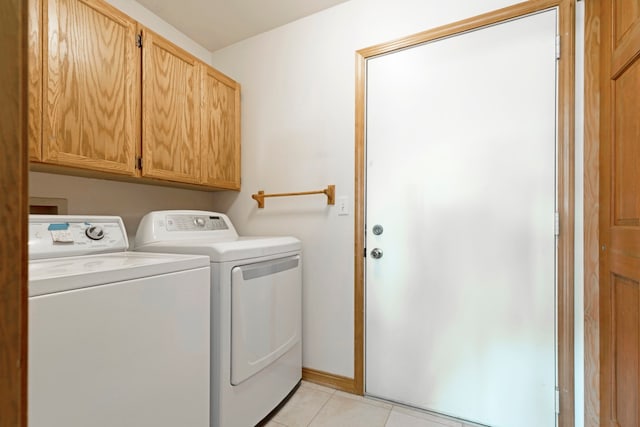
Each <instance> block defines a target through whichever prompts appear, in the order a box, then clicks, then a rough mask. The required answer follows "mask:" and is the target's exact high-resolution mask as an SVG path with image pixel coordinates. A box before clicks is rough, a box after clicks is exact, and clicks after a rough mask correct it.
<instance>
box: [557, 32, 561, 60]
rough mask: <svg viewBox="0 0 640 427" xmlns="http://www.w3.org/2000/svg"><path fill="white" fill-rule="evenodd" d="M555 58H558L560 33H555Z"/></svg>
mask: <svg viewBox="0 0 640 427" xmlns="http://www.w3.org/2000/svg"><path fill="white" fill-rule="evenodd" d="M556 59H560V34H557V35H556Z"/></svg>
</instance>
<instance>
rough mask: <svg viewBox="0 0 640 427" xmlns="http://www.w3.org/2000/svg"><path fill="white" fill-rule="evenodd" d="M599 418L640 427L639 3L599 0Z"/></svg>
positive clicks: (607, 422)
mask: <svg viewBox="0 0 640 427" xmlns="http://www.w3.org/2000/svg"><path fill="white" fill-rule="evenodd" d="M601 7H602V9H601V13H602V19H601V25H602V27H601V31H602V33H601V37H602V39H601V40H602V44H601V52H600V54H601V70H600V75H601V84H600V89H601V115H600V144H601V145H600V168H601V169H600V244H601V249H602V251H601V256H600V352H601V353H600V393H601V394H600V416H601V423H600V424H601V425H603V426H611V427H613V426H615V427H633V426H638V425H639V424H640V407H639V406H638V400H639V398H640V332H639V331H640V168H639V167H638V164H640V120H639V119H638V117H640V107H639V106H638V102H637V94H638V93H640V60H639V59H638V58H639V56H640V2H638V1H637V0H614V1H611V2H602V3H601Z"/></svg>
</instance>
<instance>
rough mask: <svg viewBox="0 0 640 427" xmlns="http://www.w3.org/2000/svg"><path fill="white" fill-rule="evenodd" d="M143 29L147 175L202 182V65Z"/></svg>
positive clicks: (144, 156) (143, 126)
mask: <svg viewBox="0 0 640 427" xmlns="http://www.w3.org/2000/svg"><path fill="white" fill-rule="evenodd" d="M141 31H142V45H143V46H142V163H143V166H142V175H143V176H146V177H151V178H160V179H165V180H169V181H178V182H186V183H194V184H199V183H200V181H201V179H200V86H201V83H200V70H201V68H200V66H199V64H200V62H199V61H198V60H197V59H195V58H194V57H193V56H191V55H190V54H188V53H187V52H185V51H184V50H182V49H180V48H178V47H176V46H175V45H173V44H172V43H170V42H168V41H167V40H165V39H164V38H162V37H160V36H159V35H157V34H155V33H153V32H152V31H150V30H148V29H146V28H143V29H142V30H141Z"/></svg>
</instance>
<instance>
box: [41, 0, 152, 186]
mask: <svg viewBox="0 0 640 427" xmlns="http://www.w3.org/2000/svg"><path fill="white" fill-rule="evenodd" d="M44 16H45V17H46V19H45V23H44V29H45V34H46V35H47V42H46V43H45V44H44V47H45V51H44V67H43V68H44V82H45V84H46V87H45V91H44V96H43V98H44V101H43V103H44V111H45V114H44V132H43V135H44V136H43V161H44V162H47V163H55V164H60V165H66V166H74V167H80V168H85V169H92V170H99V171H108V172H115V173H120V174H129V175H132V174H134V173H135V146H136V144H137V141H138V137H137V133H138V132H137V129H138V127H137V125H136V119H137V117H138V115H137V114H136V111H137V108H138V107H137V104H138V96H139V95H138V94H139V92H140V91H139V77H138V69H139V64H140V62H139V61H140V59H139V58H140V53H139V50H138V49H137V47H136V44H135V43H136V40H135V31H136V24H135V21H133V20H131V19H130V18H129V17H128V16H126V15H124V14H123V13H121V12H119V11H117V10H116V9H114V8H113V7H111V6H109V5H107V4H106V3H103V2H102V1H99V0H44Z"/></svg>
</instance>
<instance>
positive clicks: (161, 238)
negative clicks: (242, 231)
mask: <svg viewBox="0 0 640 427" xmlns="http://www.w3.org/2000/svg"><path fill="white" fill-rule="evenodd" d="M193 239H202V240H205V239H206V240H207V241H210V242H221V241H232V240H236V239H238V233H237V232H236V229H235V228H234V227H233V224H232V223H231V221H230V220H229V217H227V216H226V215H225V214H222V213H218V212H208V211H196V210H182V211H181V210H170V211H154V212H149V213H148V214H146V215H145V216H144V217H143V218H142V221H140V225H138V231H137V232H136V240H135V247H136V248H139V247H141V246H146V245H149V244H154V243H158V242H167V241H171V242H176V241H192V240H193Z"/></svg>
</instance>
